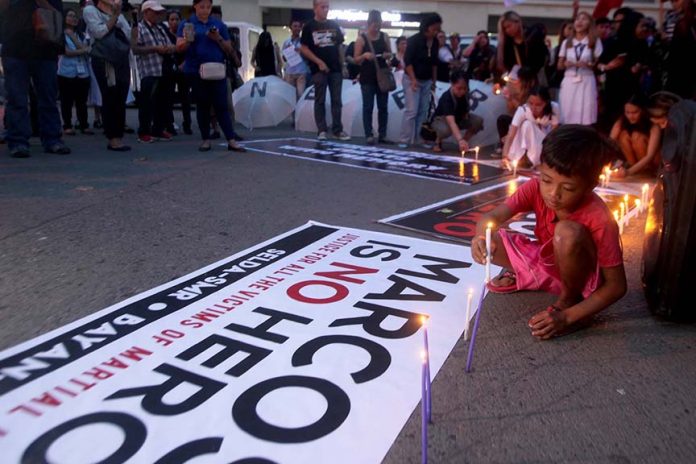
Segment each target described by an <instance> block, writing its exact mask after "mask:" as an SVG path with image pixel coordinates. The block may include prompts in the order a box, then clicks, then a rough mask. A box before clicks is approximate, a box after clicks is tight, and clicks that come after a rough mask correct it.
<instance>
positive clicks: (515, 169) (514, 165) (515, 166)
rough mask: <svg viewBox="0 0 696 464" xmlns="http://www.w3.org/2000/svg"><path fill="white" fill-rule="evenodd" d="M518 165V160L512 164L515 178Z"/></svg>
mask: <svg viewBox="0 0 696 464" xmlns="http://www.w3.org/2000/svg"><path fill="white" fill-rule="evenodd" d="M517 163H518V160H514V161H513V162H512V175H513V176H514V177H517Z"/></svg>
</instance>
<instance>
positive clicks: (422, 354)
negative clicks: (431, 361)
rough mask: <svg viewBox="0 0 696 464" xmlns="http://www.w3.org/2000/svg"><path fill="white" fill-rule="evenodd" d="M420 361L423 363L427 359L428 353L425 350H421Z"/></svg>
mask: <svg viewBox="0 0 696 464" xmlns="http://www.w3.org/2000/svg"><path fill="white" fill-rule="evenodd" d="M420 355H421V361H423V364H425V361H426V360H427V359H428V353H427V352H426V351H425V350H421V353H420Z"/></svg>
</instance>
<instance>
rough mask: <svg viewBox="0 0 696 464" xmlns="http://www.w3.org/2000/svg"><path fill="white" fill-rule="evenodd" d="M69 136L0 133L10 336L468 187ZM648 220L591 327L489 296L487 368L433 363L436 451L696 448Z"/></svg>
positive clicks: (596, 454)
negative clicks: (644, 281) (653, 304)
mask: <svg viewBox="0 0 696 464" xmlns="http://www.w3.org/2000/svg"><path fill="white" fill-rule="evenodd" d="M133 116H134V115H133V114H132V113H130V114H129V118H131V122H132V125H135V121H134V119H133ZM291 133H292V132H291V131H289V130H275V131H270V130H263V131H255V132H254V137H266V138H267V137H270V136H285V135H290V134H291ZM244 134H245V135H248V133H244ZM68 142H70V145H71V146H72V147H73V149H74V153H73V154H72V155H70V156H66V157H57V156H52V155H45V154H41V153H39V149H38V147H35V148H36V150H35V155H34V156H33V157H32V158H30V159H28V160H15V159H10V158H9V157H7V152H6V150H5V148H2V147H0V321H2V323H1V324H0V349H3V348H6V347H9V346H12V345H14V344H16V343H18V342H20V341H23V340H26V339H28V338H31V337H34V336H37V335H39V334H41V333H44V332H46V331H48V330H51V329H54V328H57V327H59V326H61V325H63V324H66V323H68V322H70V321H73V320H76V319H78V318H80V317H83V316H86V315H88V314H90V313H92V312H93V311H95V310H97V309H101V308H103V307H106V306H108V305H111V304H113V303H116V302H118V301H121V300H123V299H125V298H127V297H129V296H132V295H134V294H137V293H139V292H142V291H144V290H147V289H150V288H152V287H154V286H156V285H158V284H161V283H163V282H167V281H169V280H171V279H173V278H175V277H179V276H181V275H183V274H186V273H188V272H190V271H192V270H195V269H198V268H200V267H202V266H204V265H207V264H209V263H212V262H214V261H216V260H217V259H220V258H221V257H225V256H229V255H231V254H233V253H234V252H237V251H240V250H243V249H245V248H247V247H250V246H252V245H254V244H256V243H259V242H260V241H262V240H264V239H266V238H269V237H272V236H275V235H277V234H280V233H282V232H285V231H287V230H289V229H290V228H293V227H296V226H298V225H301V224H304V223H305V222H306V221H307V220H309V219H314V220H318V221H322V222H326V223H330V224H337V225H345V226H351V227H357V228H365V229H371V230H380V231H384V232H389V233H406V234H407V232H400V231H396V230H395V229H392V228H389V227H387V226H383V225H379V224H376V223H375V222H374V221H375V220H376V219H379V218H382V217H386V216H388V215H392V214H396V213H399V212H402V211H405V210H408V209H413V208H414V207H417V206H421V205H424V204H428V203H431V202H435V201H439V200H442V199H445V198H448V197H451V196H454V195H458V194H462V193H465V192H466V191H468V190H469V189H470V188H469V187H465V186H460V185H455V184H450V183H446V182H438V181H432V180H426V179H417V178H412V177H406V176H398V175H390V174H386V173H381V172H373V171H363V170H357V169H348V168H344V167H341V166H334V165H326V164H321V163H313V162H308V161H304V160H298V159H292V158H281V157H275V156H268V155H261V154H253V153H248V154H229V153H228V152H226V151H222V150H223V148H218V149H217V150H216V151H213V152H211V153H206V154H200V153H198V152H197V151H196V147H197V144H198V141H197V140H196V139H195V137H191V136H188V137H186V136H184V137H179V138H177V140H176V141H174V142H171V143H166V144H165V143H159V144H155V145H150V146H143V145H137V144H135V142H134V140H131V142H133V144H134V147H135V150H134V151H133V152H131V153H128V154H115V153H111V152H107V151H105V150H104V146H105V141H104V140H103V139H102V138H101V137H93V138H87V137H76V138H71V139H68ZM641 226H642V224H639V221H634V222H633V223H632V224H631V226H630V228H629V229H628V233H627V234H626V235H625V236H624V246H625V255H626V262H627V269H628V274H629V293H628V295H627V296H626V297H625V298H624V299H623V300H622V301H621V302H619V303H618V304H616V305H614V306H613V307H611V308H609V309H608V310H607V311H606V312H605V313H603V314H602V315H601V316H600V317H598V318H597V320H596V321H595V323H594V324H593V326H592V327H591V328H590V329H589V330H585V331H582V332H578V333H576V334H573V335H570V336H567V337H565V338H562V339H558V340H554V341H552V342H545V343H540V342H537V341H535V340H534V339H533V338H532V337H531V336H530V335H529V332H528V329H527V328H526V320H527V319H528V317H529V316H530V315H531V314H532V313H533V312H535V311H537V310H539V309H540V308H543V307H545V305H546V304H548V303H549V302H550V300H551V299H550V297H548V296H546V295H543V294H537V293H526V294H521V295H514V296H512V295H507V296H500V295H490V296H489V297H487V299H486V302H485V307H484V312H483V316H482V321H481V331H480V333H479V337H480V338H479V341H478V343H477V347H478V350H477V356H476V363H475V371H474V372H472V373H471V374H468V375H466V374H465V373H464V364H465V355H466V347H465V346H464V343H463V342H461V341H460V343H458V344H457V346H456V347H455V349H454V351H453V352H452V354H451V356H450V358H449V359H448V361H447V362H446V364H445V366H444V367H443V369H442V370H441V372H440V373H439V375H438V376H437V378H436V379H435V381H434V386H433V395H434V397H433V400H434V417H433V419H434V421H435V425H434V426H433V427H432V428H431V432H430V443H431V448H430V453H431V462H447V463H462V462H477V463H484V462H497V463H519V462H554V463H555V462H598V463H630V462H665V463H692V462H696V395H695V394H694V389H695V387H696V369H695V368H694V366H696V328H695V327H694V326H680V325H674V324H670V323H666V322H661V321H659V320H656V319H654V318H652V317H651V316H649V314H648V312H647V309H646V306H645V303H644V300H643V297H642V292H641V288H640V282H639V267H640V243H641V239H642V237H641ZM419 433H420V415H419V409H416V410H415V411H414V414H413V415H412V417H411V418H410V420H409V421H408V423H407V424H406V426H405V427H404V429H403V430H402V432H401V434H400V435H399V437H398V439H397V440H396V442H395V444H394V446H393V447H392V448H391V450H390V452H389V454H388V455H387V457H386V459H385V463H388V464H397V463H398V464H401V463H410V462H414V463H415V462H418V460H419V459H420V441H419V438H418V437H419ZM356 439H357V437H356Z"/></svg>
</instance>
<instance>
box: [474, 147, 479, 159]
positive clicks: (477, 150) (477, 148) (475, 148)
mask: <svg viewBox="0 0 696 464" xmlns="http://www.w3.org/2000/svg"><path fill="white" fill-rule="evenodd" d="M474 152H475V153H476V161H478V153H479V147H474Z"/></svg>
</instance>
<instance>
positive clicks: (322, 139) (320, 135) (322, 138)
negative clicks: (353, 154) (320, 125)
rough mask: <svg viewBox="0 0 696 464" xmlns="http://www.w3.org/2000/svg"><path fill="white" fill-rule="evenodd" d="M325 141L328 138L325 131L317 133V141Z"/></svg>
mask: <svg viewBox="0 0 696 464" xmlns="http://www.w3.org/2000/svg"><path fill="white" fill-rule="evenodd" d="M327 139H328V137H327V136H326V131H321V132H319V135H318V136H317V140H319V141H320V142H324V141H325V140H327Z"/></svg>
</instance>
